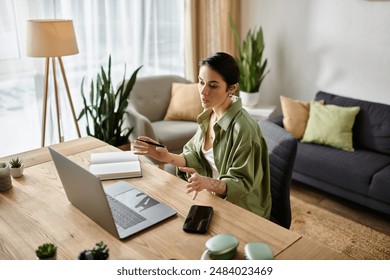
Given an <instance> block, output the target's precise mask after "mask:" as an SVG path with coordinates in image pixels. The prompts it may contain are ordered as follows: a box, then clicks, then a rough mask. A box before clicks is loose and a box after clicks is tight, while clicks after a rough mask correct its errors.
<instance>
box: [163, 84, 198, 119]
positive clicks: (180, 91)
mask: <svg viewBox="0 0 390 280" xmlns="http://www.w3.org/2000/svg"><path fill="white" fill-rule="evenodd" d="M202 112H203V107H202V103H201V102H200V97H199V92H198V84H182V83H172V89H171V101H170V103H169V106H168V110H167V113H166V115H165V117H164V120H166V121H168V120H171V121H172V120H175V121H179V120H180V121H196V118H197V117H198V115H199V114H200V113H202Z"/></svg>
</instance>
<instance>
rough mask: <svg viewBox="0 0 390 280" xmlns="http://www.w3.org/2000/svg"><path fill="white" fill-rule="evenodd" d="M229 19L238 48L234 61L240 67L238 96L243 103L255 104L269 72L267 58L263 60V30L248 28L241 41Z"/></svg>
mask: <svg viewBox="0 0 390 280" xmlns="http://www.w3.org/2000/svg"><path fill="white" fill-rule="evenodd" d="M229 19H230V25H231V27H232V29H233V32H234V39H235V41H236V44H237V49H238V57H236V61H237V64H238V67H239V68H240V85H239V90H240V97H241V99H242V103H243V105H246V106H255V105H256V104H257V102H258V99H259V95H260V93H259V91H260V86H261V83H262V82H263V80H264V78H265V76H266V75H267V74H268V72H269V71H266V68H267V59H265V60H264V61H263V51H264V39H263V30H262V28H261V27H260V28H259V29H256V28H255V29H249V31H248V33H247V34H246V37H245V39H244V40H243V41H242V43H241V39H240V36H239V35H238V31H237V27H236V25H235V23H234V21H233V20H232V18H231V17H230V18H229Z"/></svg>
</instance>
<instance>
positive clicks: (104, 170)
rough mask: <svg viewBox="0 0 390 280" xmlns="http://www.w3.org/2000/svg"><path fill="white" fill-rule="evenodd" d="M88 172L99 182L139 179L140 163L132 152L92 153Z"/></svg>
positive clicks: (140, 174)
mask: <svg viewBox="0 0 390 280" xmlns="http://www.w3.org/2000/svg"><path fill="white" fill-rule="evenodd" d="M89 171H90V172H91V173H93V174H94V175H95V176H97V177H98V178H99V179H101V180H110V179H120V178H133V177H141V176H142V170H141V162H140V161H139V158H138V156H137V155H135V154H134V152H132V151H126V152H123V151H120V152H104V153H92V154H91V165H90V166H89Z"/></svg>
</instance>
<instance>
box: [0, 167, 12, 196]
mask: <svg viewBox="0 0 390 280" xmlns="http://www.w3.org/2000/svg"><path fill="white" fill-rule="evenodd" d="M3 166H5V167H3ZM11 187H12V180H11V175H10V171H9V165H8V163H6V162H0V192H2V191H6V190H8V189H10V188H11Z"/></svg>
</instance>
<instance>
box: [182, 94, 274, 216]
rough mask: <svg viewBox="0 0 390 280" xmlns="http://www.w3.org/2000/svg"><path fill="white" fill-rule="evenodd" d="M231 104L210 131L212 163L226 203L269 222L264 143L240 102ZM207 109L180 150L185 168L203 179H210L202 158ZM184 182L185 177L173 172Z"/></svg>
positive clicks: (257, 128)
mask: <svg viewBox="0 0 390 280" xmlns="http://www.w3.org/2000/svg"><path fill="white" fill-rule="evenodd" d="M232 99H233V104H232V105H231V106H230V108H229V109H228V110H227V112H226V113H225V114H224V115H223V116H222V117H221V119H219V120H218V122H217V123H216V124H215V125H214V127H213V129H214V132H215V139H214V143H213V151H214V161H215V164H216V166H217V169H218V172H219V174H220V177H219V178H218V179H219V180H223V181H225V182H226V186H227V192H226V200H228V201H230V202H232V203H234V204H236V205H238V206H241V207H243V208H245V209H248V210H250V211H252V212H254V213H256V214H257V215H259V216H262V217H265V218H267V219H269V217H270V214H271V190H270V172H269V158H268V149H267V145H266V142H265V140H264V138H263V136H262V134H261V131H260V128H259V125H258V123H257V122H256V121H255V120H254V119H253V118H252V117H251V116H250V115H249V114H248V112H247V111H245V109H243V108H242V105H241V99H240V98H238V97H236V96H233V97H232ZM211 112H212V111H211V109H209V110H206V111H204V112H203V113H202V114H200V115H199V116H198V124H199V128H198V130H197V132H196V133H195V135H194V136H193V137H192V138H191V139H190V140H189V141H188V143H187V144H186V145H185V146H184V148H183V154H182V155H183V156H184V157H185V159H186V163H187V166H188V167H192V168H195V170H196V171H197V172H198V173H199V174H200V175H203V176H208V177H212V170H211V167H210V165H209V163H208V162H207V160H206V159H205V157H204V156H203V152H202V145H203V143H204V139H205V135H206V131H207V127H208V124H209V121H210V115H211ZM177 172H178V175H179V176H180V177H181V178H183V179H186V174H185V173H183V172H181V171H179V170H178V171H177Z"/></svg>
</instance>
